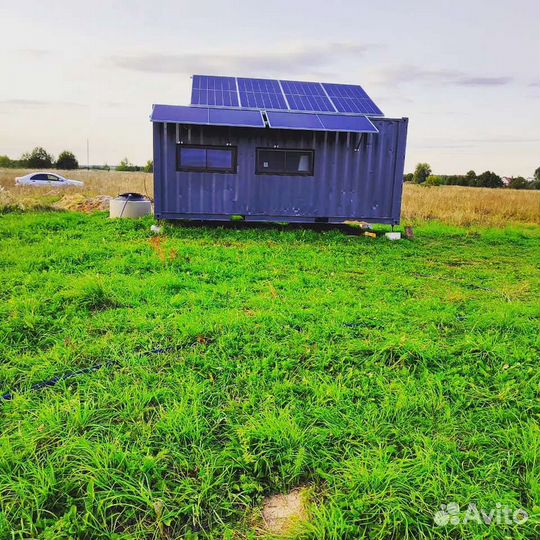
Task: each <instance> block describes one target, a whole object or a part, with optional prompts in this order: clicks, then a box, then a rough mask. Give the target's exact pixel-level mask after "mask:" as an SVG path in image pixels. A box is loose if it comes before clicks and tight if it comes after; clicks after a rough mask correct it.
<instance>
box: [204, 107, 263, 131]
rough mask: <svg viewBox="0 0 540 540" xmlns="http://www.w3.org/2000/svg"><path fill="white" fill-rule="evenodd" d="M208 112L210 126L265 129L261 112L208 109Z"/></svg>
mask: <svg viewBox="0 0 540 540" xmlns="http://www.w3.org/2000/svg"><path fill="white" fill-rule="evenodd" d="M208 112H209V122H208V123H209V124H210V125H223V126H240V127H241V126H245V127H265V123H264V120H263V118H262V114H261V111H246V110H242V109H209V111H208Z"/></svg>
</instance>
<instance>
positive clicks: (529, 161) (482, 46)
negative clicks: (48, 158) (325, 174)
mask: <svg viewBox="0 0 540 540" xmlns="http://www.w3.org/2000/svg"><path fill="white" fill-rule="evenodd" d="M0 21H2V24H1V31H0V74H1V75H0V80H1V81H2V84H0V154H7V155H8V156H10V157H12V158H18V157H20V155H21V154H22V153H23V152H25V151H28V150H30V149H32V148H33V147H34V146H37V145H40V146H44V147H45V148H46V149H47V150H48V151H50V152H51V153H53V154H54V155H58V153H60V152H61V151H62V150H64V149H69V150H72V151H73V152H75V154H76V155H77V156H78V158H79V161H80V162H81V163H83V164H85V163H86V144H87V140H88V141H89V148H90V162H91V163H92V164H104V163H108V164H109V165H111V164H117V163H118V162H119V161H120V160H121V159H122V158H123V157H128V158H129V160H130V161H131V162H134V163H137V164H144V163H145V162H146V160H148V159H151V158H152V130H151V125H150V122H149V114H150V112H151V109H152V104H154V103H166V104H174V105H187V104H189V101H190V86H191V80H190V76H191V75H192V74H193V73H199V74H208V75H233V76H249V77H267V78H282V79H293V80H308V81H310V80H311V81H324V82H342V83H353V84H360V85H362V86H363V87H364V89H365V90H366V91H367V92H368V94H369V95H370V96H371V97H372V98H373V99H374V101H375V102H376V103H377V104H378V105H379V107H380V108H381V109H382V110H383V112H384V113H385V115H386V116H389V117H403V116H405V117H408V118H409V132H408V144H407V158H406V166H405V170H406V171H412V170H413V169H414V166H415V164H416V163H418V162H420V161H422V162H428V163H430V164H431V166H432V169H433V171H434V173H438V174H460V173H465V172H467V171H468V170H470V169H473V170H475V171H476V172H477V173H480V172H482V171H484V170H487V169H489V170H493V171H495V172H497V173H498V174H500V175H503V176H517V175H522V176H525V177H530V176H532V174H533V171H534V169H535V168H536V167H538V166H539V165H540V116H539V113H540V32H539V23H540V2H539V1H538V0H453V1H445V0H408V1H406V2H404V1H402V0H376V1H375V0H370V1H366V0H347V1H335V0H334V1H332V2H330V1H328V0H324V1H320V0H309V1H304V0H294V1H293V0H286V1H282V0H272V1H265V2H261V1H258V0H227V1H219V2H218V1H207V0H196V1H193V0H191V1H189V2H186V1H184V0H174V1H170V0H163V1H160V0H153V1H151V2H150V1H138V0H133V1H115V0H109V1H102V0H95V1H92V2H89V1H88V0H86V1H85V2H80V1H78V0H68V1H59V0H51V1H50V2H43V1H41V0H39V1H37V0H35V1H29V0H17V1H6V2H2V3H0Z"/></svg>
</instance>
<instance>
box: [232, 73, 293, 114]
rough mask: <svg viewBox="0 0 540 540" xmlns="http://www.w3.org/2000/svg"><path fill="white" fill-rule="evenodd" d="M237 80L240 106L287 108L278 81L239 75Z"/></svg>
mask: <svg viewBox="0 0 540 540" xmlns="http://www.w3.org/2000/svg"><path fill="white" fill-rule="evenodd" d="M237 81H238V92H239V94H240V102H241V104H242V107H250V108H256V109H283V110H287V103H286V102H285V98H284V97H283V92H282V91H281V87H280V86H279V82H278V81H276V80H273V79H245V78H241V77H239V78H238V79H237Z"/></svg>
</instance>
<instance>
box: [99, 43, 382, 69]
mask: <svg viewBox="0 0 540 540" xmlns="http://www.w3.org/2000/svg"><path fill="white" fill-rule="evenodd" d="M373 47H376V45H368V44H366V45H362V44H356V43H331V44H329V45H325V46H319V45H317V46H309V47H300V48H291V49H290V50H282V51H275V52H253V53H238V52H231V53H222V52H216V53H209V52H204V53H187V54H160V53H144V54H139V55H125V56H111V57H110V58H109V59H108V61H109V62H110V63H112V64H113V65H114V66H116V67H120V68H124V69H130V70H135V71H144V72H150V73H175V74H176V73H205V74H223V73H231V74H233V75H235V74H241V73H244V74H258V75H259V76H263V75H268V74H270V75H272V74H283V73H294V72H298V71H305V70H306V69H307V70H311V69H313V68H318V67H321V66H326V65H328V64H331V63H333V62H335V61H336V60H339V59H340V58H343V57H351V56H352V57H355V58H358V57H359V56H362V55H364V54H365V53H366V51H367V50H368V49H370V48H373Z"/></svg>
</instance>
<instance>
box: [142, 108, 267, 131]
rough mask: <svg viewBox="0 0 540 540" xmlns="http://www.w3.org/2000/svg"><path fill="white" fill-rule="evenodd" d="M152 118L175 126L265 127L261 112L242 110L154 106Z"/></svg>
mask: <svg viewBox="0 0 540 540" xmlns="http://www.w3.org/2000/svg"><path fill="white" fill-rule="evenodd" d="M150 118H151V120H152V122H170V123H173V124H201V125H211V126H236V127H265V123H264V120H263V118H262V114H261V112H260V111H246V110H242V109H211V108H209V107H182V106H175V105H154V110H153V111H152V116H151V117H150Z"/></svg>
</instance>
